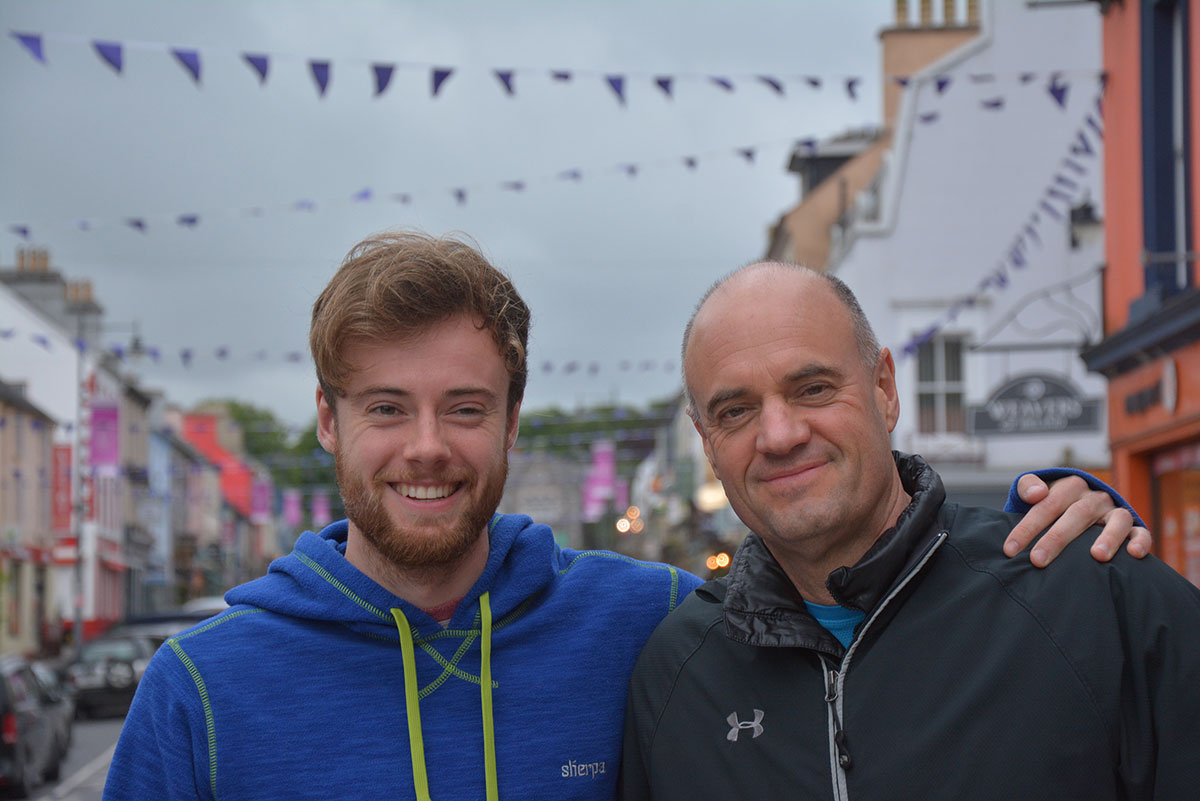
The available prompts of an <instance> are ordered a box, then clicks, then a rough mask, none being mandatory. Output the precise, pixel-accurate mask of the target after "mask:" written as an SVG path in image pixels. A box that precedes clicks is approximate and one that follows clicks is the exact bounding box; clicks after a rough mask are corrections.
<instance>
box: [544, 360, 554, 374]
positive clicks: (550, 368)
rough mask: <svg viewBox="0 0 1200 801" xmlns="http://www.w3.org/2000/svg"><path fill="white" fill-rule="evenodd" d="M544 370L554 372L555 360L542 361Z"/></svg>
mask: <svg viewBox="0 0 1200 801" xmlns="http://www.w3.org/2000/svg"><path fill="white" fill-rule="evenodd" d="M542 372H543V373H553V372H554V362H542Z"/></svg>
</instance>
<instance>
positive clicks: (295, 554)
mask: <svg viewBox="0 0 1200 801" xmlns="http://www.w3.org/2000/svg"><path fill="white" fill-rule="evenodd" d="M349 530H350V527H349V522H348V521H346V520H340V521H338V522H337V523H333V524H332V525H329V526H327V527H326V528H325V529H323V530H322V531H321V532H320V533H319V534H315V533H313V532H311V531H306V532H304V533H303V534H301V535H300V538H299V539H298V540H297V541H296V545H295V547H294V548H293V550H292V552H291V553H290V554H288V555H287V556H283V557H280V558H279V559H276V560H275V561H274V562H272V563H271V566H270V568H269V569H268V570H267V575H265V576H263V577H262V578H258V579H255V580H254V581H251V582H248V583H246V584H242V585H241V586H238V587H234V588H233V589H231V590H230V591H229V592H228V593H226V595H225V600H226V601H227V602H228V603H229V605H230V606H235V605H237V604H248V605H250V606H256V607H259V608H262V609H266V610H268V611H271V612H275V613H277V614H281V615H288V616H290V617H295V618H302V619H306V620H312V621H321V622H327V623H341V624H344V625H347V626H349V627H350V628H351V629H353V630H355V631H359V632H361V633H364V634H374V635H383V636H386V637H388V639H394V638H395V637H396V622H395V619H394V618H393V616H392V615H391V613H390V612H389V610H390V609H393V608H399V609H402V610H403V612H404V615H405V617H407V619H408V620H409V621H410V623H411V624H412V625H413V627H414V628H416V629H417V630H419V631H437V630H440V629H441V626H440V625H439V624H438V623H437V621H435V620H433V618H431V617H430V616H429V615H427V614H425V613H424V612H423V611H421V609H420V608H418V607H416V606H414V605H413V604H411V603H409V602H408V601H405V600H403V599H402V598H399V597H398V596H396V595H393V594H392V593H391V592H390V591H388V590H387V589H385V588H383V587H382V586H380V585H379V584H377V583H375V582H374V581H373V580H371V579H370V578H368V577H367V576H366V575H365V574H363V573H362V572H361V571H359V569H358V568H356V567H355V566H354V565H352V564H350V562H348V561H347V560H346V537H347V534H348V533H349ZM488 539H489V550H488V560H487V564H486V565H485V566H484V569H483V573H482V574H481V575H480V576H479V579H478V580H476V582H475V584H474V585H473V586H472V587H471V589H470V590H469V591H468V592H467V594H466V595H465V596H464V597H463V599H462V602H461V603H459V605H458V608H457V609H456V610H455V612H454V617H453V618H451V620H450V623H449V628H452V629H465V628H470V627H471V623H472V621H473V620H475V619H476V617H477V614H478V600H479V596H480V595H482V594H483V593H484V592H488V593H489V598H490V601H491V607H492V610H493V614H494V615H495V616H496V617H497V618H500V617H502V616H504V615H506V614H508V613H509V612H511V611H512V610H514V609H515V608H516V607H518V606H519V605H520V604H522V603H523V602H524V601H525V600H526V599H528V598H530V597H532V596H533V595H536V594H537V593H538V592H540V591H541V590H542V589H544V588H545V587H546V586H547V585H548V584H549V583H550V582H551V581H552V580H553V579H554V577H555V575H556V571H555V562H554V560H555V551H556V547H555V543H554V535H553V533H552V532H551V530H550V528H549V527H548V526H544V525H540V524H537V523H534V522H533V521H532V520H531V519H530V518H529V517H527V516H525V515H493V516H492V519H491V522H490V523H489V524H488Z"/></svg>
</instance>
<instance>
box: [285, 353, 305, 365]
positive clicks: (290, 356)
mask: <svg viewBox="0 0 1200 801" xmlns="http://www.w3.org/2000/svg"><path fill="white" fill-rule="evenodd" d="M283 358H285V359H287V360H288V361H289V362H299V361H303V360H304V354H302V353H300V351H298V350H293V351H288V353H287V355H286V356H284V357H283Z"/></svg>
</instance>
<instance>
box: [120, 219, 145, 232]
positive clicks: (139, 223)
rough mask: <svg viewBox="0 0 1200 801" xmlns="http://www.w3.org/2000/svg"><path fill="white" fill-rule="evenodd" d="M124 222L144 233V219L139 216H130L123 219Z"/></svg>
mask: <svg viewBox="0 0 1200 801" xmlns="http://www.w3.org/2000/svg"><path fill="white" fill-rule="evenodd" d="M125 224H126V225H128V226H129V227H130V228H132V229H133V230H135V231H139V232H141V233H143V234H144V233H146V221H145V220H143V219H142V218H141V217H130V218H129V219H128V220H126V221H125Z"/></svg>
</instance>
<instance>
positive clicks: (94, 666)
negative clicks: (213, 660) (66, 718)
mask: <svg viewBox="0 0 1200 801" xmlns="http://www.w3.org/2000/svg"><path fill="white" fill-rule="evenodd" d="M169 636H170V635H169V634H161V633H158V634H151V633H137V632H134V631H120V630H115V631H110V632H108V633H106V634H103V635H101V636H99V637H97V638H96V639H94V640H92V641H91V642H88V643H86V644H85V645H84V646H83V650H82V651H81V652H80V654H79V658H78V659H76V660H75V661H74V662H72V663H71V664H70V665H68V666H67V681H68V682H69V683H70V685H71V687H72V688H74V690H75V708H76V709H77V710H78V712H79V714H80V715H82V716H84V717H90V716H92V715H97V714H102V713H108V714H114V715H121V714H124V713H126V712H128V711H129V704H130V702H131V701H133V694H134V693H135V692H136V691H137V685H138V681H140V680H141V678H142V674H143V673H144V672H145V671H146V665H147V664H149V662H150V657H151V656H153V655H154V652H155V651H156V650H158V646H160V645H162V644H163V643H164V642H165V641H166V640H167V638H168V637H169Z"/></svg>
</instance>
